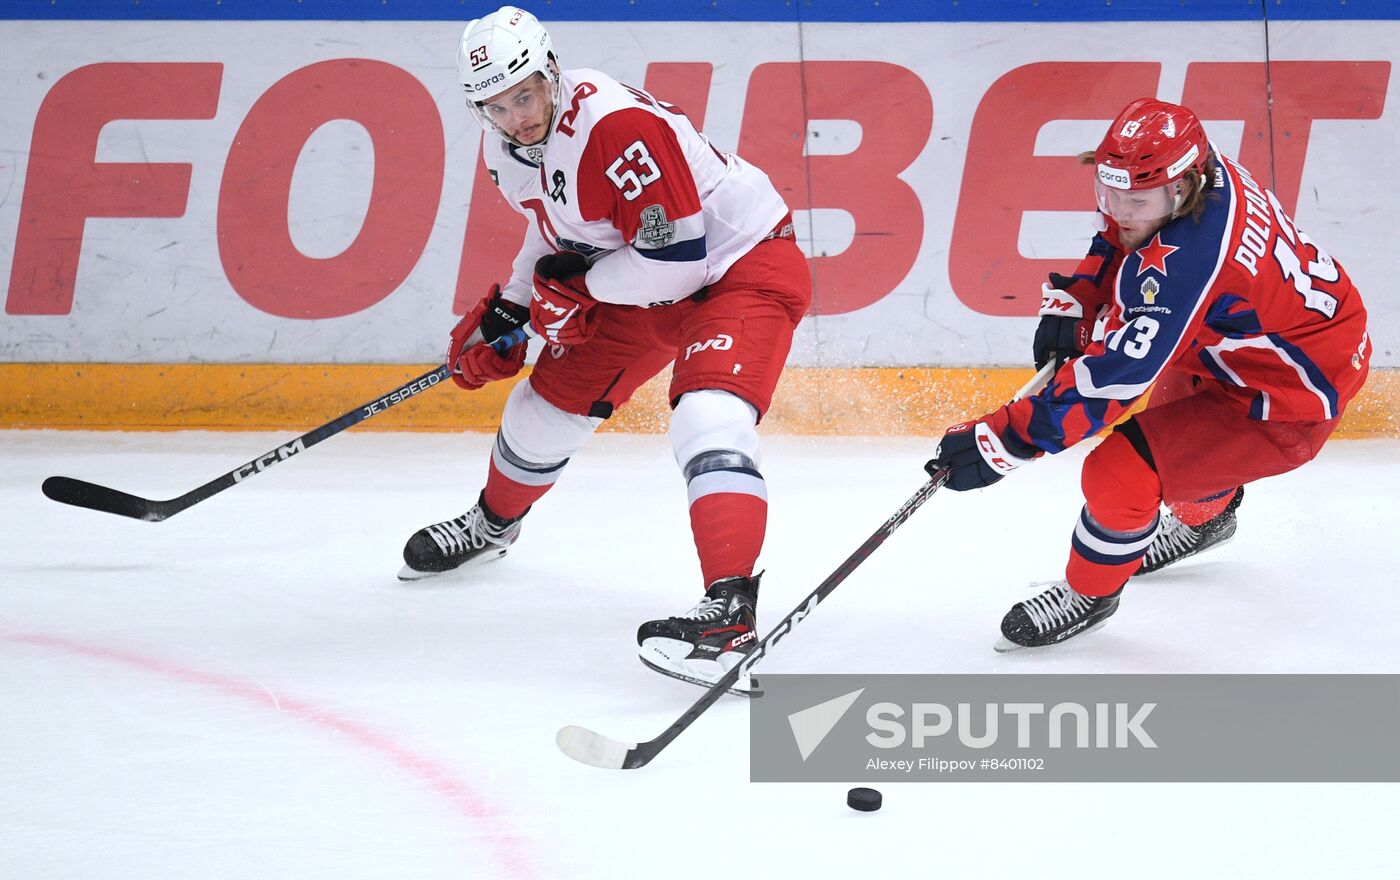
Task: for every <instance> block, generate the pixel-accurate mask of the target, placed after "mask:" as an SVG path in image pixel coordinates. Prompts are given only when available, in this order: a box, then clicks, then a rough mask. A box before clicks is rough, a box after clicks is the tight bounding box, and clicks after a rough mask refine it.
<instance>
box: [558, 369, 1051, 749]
mask: <svg viewBox="0 0 1400 880" xmlns="http://www.w3.org/2000/svg"><path fill="white" fill-rule="evenodd" d="M1054 375H1055V369H1054V364H1053V362H1052V363H1050V364H1046V365H1045V366H1044V367H1043V368H1042V369H1041V370H1040V371H1039V372H1037V373H1036V374H1035V376H1033V377H1032V378H1031V380H1030V381H1029V382H1027V383H1026V384H1025V385H1023V386H1021V389H1020V390H1019V391H1017V392H1016V395H1015V397H1013V398H1012V400H1020V399H1021V398H1023V397H1026V396H1028V395H1030V394H1034V393H1035V392H1037V391H1038V390H1039V389H1041V388H1043V387H1045V385H1046V384H1047V383H1048V382H1049V381H1050V379H1051V378H1053V377H1054ZM947 479H948V472H947V471H937V472H935V473H934V474H933V476H932V477H931V478H930V479H929V481H928V482H927V483H924V485H923V486H921V487H920V488H919V491H917V492H915V493H914V496H913V497H912V498H910V499H909V500H908V501H906V502H904V505H903V506H902V507H900V508H899V510H897V511H895V513H894V515H893V516H891V517H890V518H889V519H887V520H885V522H884V524H883V525H881V526H880V528H878V529H876V530H875V533H874V534H873V535H871V536H870V537H869V538H867V539H866V540H865V543H864V544H861V545H860V547H859V548H857V549H856V551H855V552H854V553H852V554H851V555H850V556H849V557H847V558H846V561H845V562H843V563H841V564H840V565H839V566H837V568H836V570H835V571H833V572H832V573H831V575H830V577H828V578H827V579H826V580H824V581H822V583H821V584H820V585H819V586H818V587H817V588H816V589H815V590H813V591H812V592H811V593H809V594H808V595H807V598H806V599H804V600H803V602H802V604H801V605H799V606H797V608H795V609H793V611H792V613H791V614H789V615H788V616H787V617H785V618H783V620H782V622H780V623H779V624H778V625H777V626H776V627H774V628H773V630H772V631H771V632H769V634H768V636H767V638H765V639H763V641H761V642H759V643H758V645H757V646H755V647H754V650H753V653H752V654H750V655H749V656H748V657H747V658H746V659H745V660H744V661H743V662H742V663H740V664H739V665H737V666H735V667H734V668H733V669H731V670H729V671H728V672H727V673H725V674H724V675H723V676H721V677H720V679H719V681H717V682H715V684H714V685H712V686H711V687H710V689H709V690H707V691H706V692H705V694H704V695H703V696H702V697H700V699H698V700H696V701H695V704H694V705H692V706H691V707H690V708H689V709H687V710H686V711H685V714H683V715H682V716H681V717H680V718H678V719H676V721H675V723H674V724H672V725H671V726H670V727H668V728H666V729H665V730H664V731H662V733H661V735H660V736H658V737H656V738H655V739H652V740H649V741H647V742H644V743H638V744H636V745H632V744H628V743H622V742H618V741H617V740H614V739H611V738H609V737H605V736H602V735H601V734H597V733H594V732H593V731H591V730H587V729H586V728H582V727H565V728H564V729H562V730H560V731H559V734H558V736H557V737H556V741H557V742H558V744H559V747H560V749H562V750H563V752H564V753H565V754H566V755H568V756H569V757H571V758H573V759H574V760H576V761H580V762H582V763H584V764H590V765H592V766H595V767H603V768H605V769H610V770H635V769H637V768H639V767H645V766H646V765H647V764H648V763H649V762H650V761H651V759H652V758H655V757H656V756H657V755H658V754H660V752H661V750H662V749H664V748H666V746H668V745H670V744H671V741H672V740H674V739H675V738H676V737H678V736H680V735H681V733H683V732H684V731H685V729H686V728H687V727H689V726H690V725H691V724H692V723H694V722H695V719H697V718H699V717H700V716H701V715H702V714H704V712H705V710H706V709H708V708H710V706H712V705H714V703H715V702H716V701H717V700H718V699H719V698H720V697H721V696H723V695H724V694H725V693H726V692H727V691H728V690H729V688H731V687H733V686H734V684H735V682H737V681H738V680H739V678H740V676H742V675H744V674H746V673H747V672H748V671H749V668H750V667H752V666H753V665H754V664H755V663H757V662H758V661H759V660H760V659H762V658H763V655H764V654H766V653H767V652H768V647H769V646H770V645H776V644H777V643H778V641H779V640H780V639H782V638H784V637H785V636H786V635H787V634H788V633H789V632H791V631H792V628H793V627H794V626H796V625H797V624H799V623H801V622H802V621H803V620H805V619H806V617H807V615H809V614H811V613H812V611H813V610H814V609H815V608H816V607H817V605H819V604H821V602H822V600H823V599H825V598H826V597H827V596H829V595H830V594H831V592H832V591H833V590H835V589H836V588H837V586H839V585H840V584H841V582H842V581H844V580H845V579H846V578H847V577H848V576H849V575H850V574H851V572H853V571H855V570H856V568H858V567H859V566H860V564H861V563H862V562H864V561H865V560H866V559H867V558H869V556H870V554H872V553H874V552H875V550H876V548H878V547H879V546H880V545H881V544H883V543H884V542H885V539H886V538H888V537H889V536H890V535H891V534H893V533H894V531H895V529H898V528H899V527H900V526H902V525H903V524H904V523H905V521H906V520H908V519H909V517H911V516H913V515H914V511H916V510H918V509H919V508H920V507H922V506H923V504H924V502H925V501H927V500H928V499H929V498H930V497H932V496H933V493H934V492H937V491H938V489H939V487H941V486H942V485H943V484H944V483H945V482H946V481H947Z"/></svg>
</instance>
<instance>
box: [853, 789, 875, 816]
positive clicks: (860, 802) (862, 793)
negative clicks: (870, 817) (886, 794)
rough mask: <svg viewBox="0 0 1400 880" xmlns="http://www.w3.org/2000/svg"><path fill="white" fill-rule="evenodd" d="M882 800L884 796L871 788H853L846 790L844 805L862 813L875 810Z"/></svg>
mask: <svg viewBox="0 0 1400 880" xmlns="http://www.w3.org/2000/svg"><path fill="white" fill-rule="evenodd" d="M883 801H884V798H883V797H881V795H880V793H879V792H878V791H876V790H875V789H873V788H853V789H851V790H850V791H848V792H846V806H848V807H850V808H851V809H853V810H860V811H861V812H862V813H873V812H875V811H876V810H878V809H880V804H881V803H882V802H883Z"/></svg>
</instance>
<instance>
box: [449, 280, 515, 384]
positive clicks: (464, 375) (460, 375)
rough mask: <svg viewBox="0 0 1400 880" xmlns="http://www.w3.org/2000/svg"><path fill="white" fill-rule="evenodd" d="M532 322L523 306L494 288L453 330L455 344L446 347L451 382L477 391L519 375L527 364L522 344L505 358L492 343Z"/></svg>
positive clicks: (496, 285)
mask: <svg viewBox="0 0 1400 880" xmlns="http://www.w3.org/2000/svg"><path fill="white" fill-rule="evenodd" d="M529 319H530V314H529V311H528V310H527V309H526V308H525V307H524V306H521V305H517V304H515V303H513V302H511V301H510V300H507V299H504V298H502V297H501V286H500V285H499V284H493V285H492V286H491V292H490V293H488V294H487V295H486V296H485V297H483V298H482V300H481V301H480V302H478V303H477V304H476V306H475V307H473V308H472V310H471V311H470V312H468V313H467V314H466V315H464V316H463V317H462V320H460V321H458V322H457V326H456V327H453V328H452V342H451V344H450V345H448V347H447V363H448V365H449V366H450V367H452V381H453V382H456V383H457V386H458V387H459V388H464V389H466V390H467V391H475V390H476V389H478V388H480V387H482V386H483V385H485V384H486V383H488V382H494V381H496V380H497V379H509V378H510V377H511V376H514V375H515V374H516V373H518V372H520V368H521V367H522V366H523V365H524V364H525V346H524V345H523V344H522V345H517V346H515V347H514V348H512V349H511V350H510V351H508V352H506V353H505V354H504V355H502V354H498V353H497V352H496V350H495V349H493V348H492V347H491V345H490V343H491V342H493V341H494V340H495V339H496V338H497V337H499V336H502V335H504V334H506V333H509V332H510V331H511V330H514V329H515V328H516V327H520V326H522V325H524V324H525V322H526V321H528V320H529Z"/></svg>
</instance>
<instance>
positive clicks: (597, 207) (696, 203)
mask: <svg viewBox="0 0 1400 880" xmlns="http://www.w3.org/2000/svg"><path fill="white" fill-rule="evenodd" d="M560 105H561V107H560V109H559V111H558V112H557V113H556V114H555V122H554V130H553V131H551V132H550V135H549V138H548V139H547V140H546V141H545V143H543V144H541V145H539V146H531V147H517V146H515V145H513V144H511V143H509V142H508V141H506V140H504V139H503V138H501V137H500V135H498V134H496V133H494V132H488V133H487V135H486V138H485V142H484V146H483V150H484V152H485V157H484V158H485V162H486V167H487V169H488V170H489V171H490V173H491V178H492V179H493V180H494V181H495V182H496V185H497V186H498V187H500V190H501V193H502V195H504V196H505V198H506V200H507V201H508V202H510V204H511V206H512V207H514V208H515V210H517V211H519V212H520V213H522V214H524V215H525V217H526V218H527V219H528V220H529V230H528V231H527V232H526V234H525V244H524V245H523V246H522V248H521V250H520V253H519V254H518V255H517V256H516V258H515V264H514V266H513V270H512V273H511V279H510V281H509V282H508V283H507V284H506V285H504V287H503V291H502V293H503V295H504V296H505V297H506V298H507V299H509V300H511V301H512V302H516V303H519V304H522V305H524V304H527V303H528V302H529V301H530V293H531V290H532V287H533V277H534V266H535V261H536V260H538V259H539V258H540V257H542V256H544V255H545V254H548V253H553V252H555V251H566V250H567V251H574V252H576V253H579V254H582V255H583V256H585V257H587V258H588V259H589V261H590V263H591V267H590V268H589V270H588V274H587V276H586V281H587V284H588V290H589V292H590V293H591V294H592V295H593V298H594V299H596V300H598V301H599V302H607V303H620V304H623V305H635V306H658V305H666V304H668V303H671V302H675V301H676V300H680V299H684V298H685V297H688V296H690V295H691V294H693V293H695V292H696V291H698V290H700V288H702V287H704V286H705V285H707V284H710V283H711V282H713V281H715V280H716V279H718V278H719V277H720V276H722V275H723V274H724V273H725V272H726V271H727V270H728V269H729V267H730V266H732V265H733V264H734V263H735V262H736V261H737V260H738V259H739V258H740V257H742V256H743V255H744V254H746V253H748V251H749V250H750V249H751V248H752V247H753V246H754V245H755V244H757V243H758V242H759V241H761V240H762V239H763V238H764V237H765V236H767V235H768V234H769V233H770V232H772V231H773V227H774V226H775V225H776V224H777V223H778V221H780V220H781V219H782V218H783V217H784V216H785V215H786V214H787V211H788V208H787V205H786V204H784V202H783V199H782V197H781V196H779V195H778V192H777V190H776V189H774V188H773V184H772V183H771V182H770V181H769V180H768V175H766V174H764V173H763V172H762V171H760V170H759V169H758V168H756V167H754V166H753V165H750V164H749V163H747V162H745V161H744V160H743V159H740V158H739V157H738V156H735V155H732V154H728V153H722V152H720V151H719V150H717V149H715V147H714V146H712V145H711V144H710V142H709V140H708V139H706V137H705V136H704V135H703V134H701V133H700V132H698V131H696V130H695V127H694V126H692V125H691V124H690V120H689V119H687V118H686V117H685V115H684V114H683V113H681V112H680V111H679V110H677V109H675V108H674V107H671V106H670V105H668V104H665V103H663V102H661V101H658V100H657V99H655V98H653V97H652V96H651V95H649V94H647V93H646V92H644V91H642V90H640V89H635V88H632V87H631V86H626V85H623V84H622V83H620V82H618V81H617V80H615V79H613V78H612V77H610V76H608V75H607V74H605V73H601V72H599V71H596V70H587V69H579V70H567V71H564V72H563V74H562V84H561V88H560Z"/></svg>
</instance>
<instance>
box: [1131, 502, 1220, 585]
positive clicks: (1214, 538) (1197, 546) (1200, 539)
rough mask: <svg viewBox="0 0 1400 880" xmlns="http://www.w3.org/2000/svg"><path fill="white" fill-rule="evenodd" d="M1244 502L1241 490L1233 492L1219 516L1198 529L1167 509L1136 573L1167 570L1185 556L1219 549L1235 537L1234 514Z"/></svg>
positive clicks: (1202, 524)
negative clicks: (1160, 569) (1228, 502)
mask: <svg viewBox="0 0 1400 880" xmlns="http://www.w3.org/2000/svg"><path fill="white" fill-rule="evenodd" d="M1242 500H1244V487H1243V486H1241V487H1240V488H1239V489H1237V490H1235V497H1234V498H1231V499H1230V504H1229V506H1227V507H1226V508H1225V509H1224V510H1222V511H1221V512H1220V513H1218V514H1216V515H1215V516H1213V517H1211V518H1210V519H1208V520H1206V521H1205V522H1203V523H1201V524H1200V525H1198V526H1188V525H1187V524H1186V523H1184V522H1182V521H1181V520H1179V519H1177V518H1176V517H1175V516H1173V515H1172V512H1171V511H1170V510H1168V511H1165V512H1164V513H1163V514H1162V524H1161V525H1160V526H1158V527H1157V535H1156V537H1154V538H1153V539H1152V546H1150V547H1148V548H1147V555H1146V556H1144V557H1143V560H1142V568H1139V569H1138V570H1137V574H1151V573H1152V572H1154V571H1156V570H1157V569H1159V568H1166V567H1167V566H1168V565H1171V564H1172V563H1173V562H1179V561H1180V560H1182V559H1185V558H1186V557H1188V556H1195V555H1196V554H1197V553H1200V552H1202V551H1205V550H1209V549H1210V548H1212V547H1219V546H1220V545H1221V544H1224V543H1225V542H1226V541H1228V540H1230V539H1231V538H1233V537H1235V527H1236V526H1237V525H1238V522H1237V520H1236V519H1235V511H1236V510H1237V509H1238V508H1239V506H1240V501H1242Z"/></svg>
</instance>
